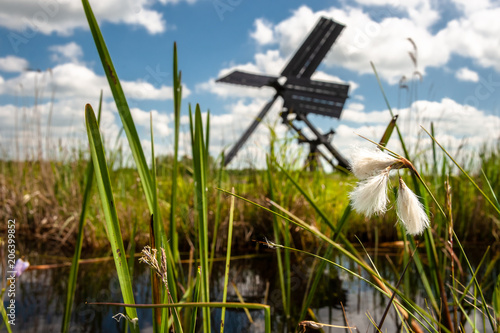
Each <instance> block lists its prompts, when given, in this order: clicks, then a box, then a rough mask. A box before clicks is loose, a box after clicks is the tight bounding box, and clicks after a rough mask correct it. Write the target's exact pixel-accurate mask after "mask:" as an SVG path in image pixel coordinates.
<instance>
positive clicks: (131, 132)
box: [82, 0, 166, 246]
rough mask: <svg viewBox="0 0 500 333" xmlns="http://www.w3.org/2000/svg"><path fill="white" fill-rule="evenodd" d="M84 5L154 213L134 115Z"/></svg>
mask: <svg viewBox="0 0 500 333" xmlns="http://www.w3.org/2000/svg"><path fill="white" fill-rule="evenodd" d="M82 4H83V9H84V10H85V15H86V16H87V20H88V23H89V27H90V31H91V32H92V36H93V38H94V42H95V45H96V48H97V52H98V53H99V58H100V59H101V63H102V67H103V69H104V72H105V73H106V77H107V79H108V83H109V87H110V88H111V92H112V93H113V98H114V100H115V103H116V108H117V109H118V114H119V115H120V119H121V121H122V123H123V129H124V131H125V134H126V135H127V139H128V142H129V145H130V149H131V151H132V156H133V157H134V160H135V163H136V165H137V170H138V172H139V177H140V179H141V183H142V186H143V188H144V194H145V196H146V200H147V202H148V207H149V210H150V212H151V213H152V212H153V211H154V203H153V184H152V180H151V176H150V172H149V167H148V164H147V162H146V158H145V156H144V152H143V150H142V146H141V141H140V139H139V135H138V134H137V129H136V127H135V124H134V121H133V118H132V114H131V113H130V109H129V106H128V103H127V99H126V98H125V94H124V92H123V89H122V86H121V84H120V80H119V79H118V74H117V72H116V70H115V68H114V66H113V62H112V60H111V56H110V55H109V52H108V49H107V47H106V43H105V42H104V38H103V36H102V34H101V30H100V28H99V25H98V24H97V21H96V19H95V16H94V13H93V12H92V8H91V7H90V4H89V2H88V0H82ZM165 240H166V237H165ZM161 246H166V244H161Z"/></svg>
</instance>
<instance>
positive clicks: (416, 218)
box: [397, 177, 429, 235]
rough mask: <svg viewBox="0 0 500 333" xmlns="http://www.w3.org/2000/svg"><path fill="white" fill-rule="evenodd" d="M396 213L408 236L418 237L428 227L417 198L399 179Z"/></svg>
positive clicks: (422, 207) (427, 221) (426, 218)
mask: <svg viewBox="0 0 500 333" xmlns="http://www.w3.org/2000/svg"><path fill="white" fill-rule="evenodd" d="M397 213H398V217H399V221H400V222H401V223H402V224H403V225H404V227H405V229H406V233H407V234H409V235H419V234H421V233H422V232H424V230H425V228H428V227H429V217H428V216H427V213H426V212H425V210H424V206H423V205H422V203H421V202H420V201H419V200H418V197H417V196H416V195H415V193H413V192H412V191H411V190H410V189H409V188H408V186H406V184H405V182H404V181H403V179H402V178H401V177H400V178H399V191H398V199H397Z"/></svg>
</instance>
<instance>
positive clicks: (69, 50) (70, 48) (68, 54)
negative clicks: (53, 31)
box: [49, 42, 83, 63]
mask: <svg viewBox="0 0 500 333" xmlns="http://www.w3.org/2000/svg"><path fill="white" fill-rule="evenodd" d="M49 50H50V51H51V52H52V55H51V59H52V60H53V61H55V62H73V63H78V62H79V60H80V59H81V57H82V56H83V50H82V48H81V47H80V45H78V44H76V43H75V42H70V43H68V44H64V45H52V46H50V47H49Z"/></svg>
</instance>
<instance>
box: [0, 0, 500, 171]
mask: <svg viewBox="0 0 500 333" xmlns="http://www.w3.org/2000/svg"><path fill="white" fill-rule="evenodd" d="M89 1H90V4H91V6H92V8H93V10H94V14H95V16H96V18H97V20H98V22H99V24H100V26H101V30H102V33H103V36H104V39H105V41H106V43H107V46H108V50H109V52H110V54H111V57H112V59H113V62H114V66H115V69H116V71H117V75H118V77H119V78H120V80H121V83H122V86H123V89H124V91H125V94H126V96H127V100H128V104H129V106H130V108H131V112H132V115H133V118H134V121H135V123H136V126H137V129H138V132H139V135H140V138H141V141H142V143H143V146H144V150H145V152H146V156H147V158H148V159H150V114H152V116H153V132H154V137H155V153H156V154H157V155H159V154H171V153H172V151H173V123H174V119H173V100H172V77H173V75H172V71H173V69H172V59H173V56H172V53H173V44H174V42H177V47H178V57H179V69H180V70H181V71H182V81H183V102H182V111H181V114H182V118H181V147H180V153H181V155H182V154H187V155H189V154H190V148H189V143H190V139H189V134H188V133H189V119H188V105H189V104H191V105H192V106H194V105H196V103H199V104H200V107H201V109H202V110H203V111H204V112H205V113H206V111H207V110H210V125H211V139H210V153H211V154H212V155H214V156H218V155H219V154H220V152H221V151H222V150H225V149H228V148H230V147H231V144H232V143H234V142H235V141H236V140H237V138H239V136H240V135H241V133H242V132H243V131H244V130H245V129H246V127H247V126H248V125H249V124H250V123H251V122H252V121H253V119H254V118H255V116H256V115H257V114H258V113H259V111H260V109H261V108H262V107H263V106H264V105H265V104H266V103H267V101H268V100H269V99H270V98H271V97H272V96H273V90H272V89H271V88H261V89H258V88H250V87H241V86H240V87H238V86H233V85H229V84H223V83H216V82H215V80H216V79H217V78H219V77H221V76H223V75H225V74H228V73H229V72H231V71H232V70H235V69H239V70H243V71H247V72H253V73H259V74H267V75H276V76H279V74H280V72H281V70H282V69H283V68H284V67H285V66H286V64H287V62H288V61H289V59H290V58H291V57H292V56H293V54H294V52H295V51H296V50H297V49H298V47H299V46H300V45H301V44H302V42H303V41H304V39H305V38H306V36H307V35H308V34H309V33H310V31H311V30H312V28H313V27H314V26H315V24H316V23H317V21H318V20H319V18H320V17H322V16H324V17H328V18H331V19H333V20H335V21H336V22H339V23H341V24H343V25H345V28H344V30H343V31H342V33H341V35H340V36H339V37H338V39H337V41H336V42H335V44H334V45H333V47H332V48H331V50H330V51H329V53H328V54H327V55H326V57H325V58H324V60H323V61H322V63H321V64H320V66H319V67H318V69H317V71H316V72H315V73H314V75H313V77H312V78H313V79H317V80H325V81H332V82H341V83H346V84H349V85H350V90H349V98H348V99H347V102H346V104H345V107H344V111H343V113H342V115H341V117H340V119H333V118H328V117H322V116H310V120H311V121H312V122H313V123H314V124H315V125H316V126H317V127H318V128H319V129H320V130H321V131H322V132H324V133H326V132H328V131H329V130H330V129H334V130H335V135H334V136H333V141H332V143H333V145H334V146H335V147H336V148H337V149H338V150H339V151H340V152H341V153H342V154H343V155H345V156H346V157H347V158H349V152H350V151H351V150H352V147H353V145H370V143H369V142H367V141H365V140H363V139H361V138H360V137H359V136H358V134H361V135H363V136H366V137H368V138H370V139H372V140H375V141H378V139H379V138H380V137H381V135H382V134H383V132H384V129H385V128H386V126H387V124H388V123H389V121H390V120H391V115H390V112H389V109H388V106H387V104H386V103H385V101H384V98H383V95H382V93H381V90H380V88H379V86H378V83H377V79H376V77H375V75H374V72H373V69H372V66H371V65H370V62H372V63H373V64H374V65H375V67H376V69H377V71H378V74H379V76H380V79H381V82H382V86H383V89H384V91H385V93H386V95H387V98H388V101H389V104H390V106H391V108H392V111H393V113H394V114H398V115H399V119H398V124H399V126H400V128H401V132H402V133H403V136H404V138H405V141H406V144H407V145H408V146H409V149H410V151H411V152H412V154H415V155H418V154H425V153H426V152H428V149H429V145H430V140H429V138H428V137H427V136H426V134H425V132H423V131H422V129H421V127H424V128H426V129H430V126H431V123H433V126H434V130H435V133H436V138H437V140H438V141H439V142H441V143H442V144H443V145H444V146H446V147H447V148H448V149H449V150H450V152H452V153H453V152H458V151H468V152H470V153H474V152H477V151H478V150H479V149H480V147H483V146H484V145H489V146H492V145H494V144H497V143H498V139H499V136H500V131H499V129H500V107H499V105H500V103H499V102H500V94H499V91H500V52H499V51H498V50H499V49H500V20H498V17H500V2H499V1H493V0H478V1H466V0H449V1H431V0H410V1H395V0H356V1H310V2H305V1H295V0H289V1H284V0H275V1H263V0H253V1H250V0H158V1H155V0H137V1H133V0H126V1H124V0H100V1H95V0H89ZM101 90H103V96H104V98H103V117H102V123H101V129H102V133H103V136H104V139H105V142H106V145H107V146H108V147H109V148H108V149H111V150H112V149H114V148H115V147H116V145H117V142H118V144H120V143H121V144H123V145H124V146H125V147H126V141H125V140H124V134H120V133H121V132H120V129H121V123H120V119H119V116H118V113H117V109H116V105H115V103H114V101H113V99H112V96H111V92H110V90H109V87H108V83H107V80H106V77H105V75H104V71H103V69H102V65H101V62H100V60H99V56H98V54H97V51H96V49H95V45H94V42H93V39H92V35H91V33H90V31H89V29H88V25H87V21H86V18H85V15H84V12H83V7H82V4H81V2H80V1H74V0H36V1H35V0H2V4H1V5H0V156H1V157H2V158H9V159H24V158H34V157H36V156H41V157H43V158H59V159H64V158H69V157H70V156H71V154H72V152H74V151H75V149H76V151H78V150H79V149H80V150H86V149H87V147H88V141H87V138H86V131H85V119H84V106H85V104H86V103H90V104H91V105H92V106H93V107H94V109H97V105H98V100H99V94H100V91H101ZM281 106H282V101H281V100H279V99H278V101H277V102H276V103H275V104H274V106H273V108H272V109H271V111H270V112H269V114H268V115H267V116H266V118H265V119H264V120H263V123H262V124H261V125H260V126H259V127H258V129H257V131H256V132H255V133H254V134H253V135H252V136H251V137H250V139H249V140H248V142H247V144H246V145H245V147H244V149H243V150H242V151H240V152H239V154H238V156H237V158H236V159H235V160H234V161H233V162H232V164H231V166H232V167H247V166H253V167H262V166H263V165H264V160H265V159H264V156H265V154H266V152H267V151H268V149H269V141H270V134H269V129H270V128H271V129H273V130H274V131H275V132H276V133H277V135H278V138H279V140H278V142H279V143H285V142H286V143H287V149H288V151H289V153H288V154H289V155H288V156H290V158H291V159H294V160H297V161H300V158H303V155H304V154H305V153H307V150H308V147H305V146H303V145H299V144H297V143H296V140H294V136H293V134H292V133H290V132H288V131H287V128H286V127H285V126H284V125H282V124H281V123H280V120H279V112H280V111H281ZM299 126H301V125H300V124H299ZM305 133H306V134H309V132H307V131H306V132H305ZM389 146H391V147H393V149H394V150H396V151H398V149H400V147H399V144H398V141H397V139H396V138H393V139H392V140H391V142H390V143H389ZM127 149H128V148H127ZM297 163H299V162H297Z"/></svg>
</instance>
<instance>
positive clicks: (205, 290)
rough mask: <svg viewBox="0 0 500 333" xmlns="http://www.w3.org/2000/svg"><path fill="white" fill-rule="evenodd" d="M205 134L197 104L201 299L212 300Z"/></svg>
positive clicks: (195, 161)
mask: <svg viewBox="0 0 500 333" xmlns="http://www.w3.org/2000/svg"><path fill="white" fill-rule="evenodd" d="M203 141H204V136H203V122H202V117H201V110H200V106H199V105H198V104H197V105H196V109H195V120H194V139H193V140H192V142H193V170H194V179H195V192H196V193H195V196H196V211H197V213H198V241H199V255H200V264H201V300H202V302H210V290H209V287H210V286H209V273H210V267H209V264H208V256H209V251H208V202H207V201H208V200H207V180H206V175H207V172H206V166H207V164H206V158H207V156H206V147H205V144H204V142H203ZM203 329H204V332H205V333H209V332H210V308H207V307H204V308H203Z"/></svg>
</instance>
